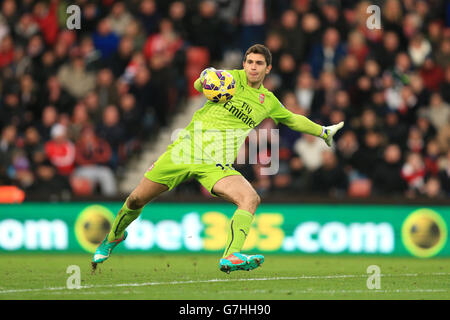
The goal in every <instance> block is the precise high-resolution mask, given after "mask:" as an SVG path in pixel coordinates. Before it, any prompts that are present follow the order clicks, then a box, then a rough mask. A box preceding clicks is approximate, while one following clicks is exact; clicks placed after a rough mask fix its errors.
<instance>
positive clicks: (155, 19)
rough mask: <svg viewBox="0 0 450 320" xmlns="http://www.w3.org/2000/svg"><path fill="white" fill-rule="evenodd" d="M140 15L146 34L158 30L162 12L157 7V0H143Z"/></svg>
mask: <svg viewBox="0 0 450 320" xmlns="http://www.w3.org/2000/svg"><path fill="white" fill-rule="evenodd" d="M139 17H140V19H141V23H142V25H143V26H144V29H145V31H146V34H148V35H150V34H153V33H155V32H157V30H158V26H159V21H160V20H161V14H160V12H159V11H158V9H157V6H156V3H155V0H143V1H142V2H141V3H140V6H139Z"/></svg>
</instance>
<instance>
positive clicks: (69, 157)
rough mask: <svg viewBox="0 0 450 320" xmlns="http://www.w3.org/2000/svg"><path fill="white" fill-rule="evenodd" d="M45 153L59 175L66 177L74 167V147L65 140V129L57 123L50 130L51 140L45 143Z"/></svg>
mask: <svg viewBox="0 0 450 320" xmlns="http://www.w3.org/2000/svg"><path fill="white" fill-rule="evenodd" d="M45 153H46V154H47V157H48V159H49V160H50V162H51V163H52V165H54V166H55V167H56V169H57V171H58V173H59V174H60V175H63V176H68V175H70V174H71V173H72V171H73V169H74V167H75V146H74V145H73V143H72V142H71V141H70V140H68V139H67V128H66V127H64V126H63V125H61V124H59V123H57V124H55V125H54V126H53V127H52V129H51V140H49V141H47V142H46V143H45Z"/></svg>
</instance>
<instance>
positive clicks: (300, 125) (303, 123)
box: [279, 112, 344, 147]
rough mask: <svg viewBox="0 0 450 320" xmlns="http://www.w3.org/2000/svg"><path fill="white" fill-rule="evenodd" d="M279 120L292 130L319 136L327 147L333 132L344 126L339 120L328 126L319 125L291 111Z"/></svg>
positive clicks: (330, 142)
mask: <svg viewBox="0 0 450 320" xmlns="http://www.w3.org/2000/svg"><path fill="white" fill-rule="evenodd" d="M279 121H280V122H281V123H283V124H284V125H286V126H288V127H289V128H291V129H292V130H295V131H299V132H303V133H307V134H311V135H313V136H316V137H321V138H322V139H324V141H325V142H326V144H327V145H328V146H329V147H331V145H332V141H333V136H334V134H335V133H336V132H337V131H338V130H339V129H341V128H342V127H343V126H344V122H340V123H338V124H335V125H332V126H328V127H325V126H321V125H319V124H317V123H315V122H313V121H311V120H309V119H308V118H306V117H305V116H302V115H299V114H295V113H292V112H289V114H288V115H287V116H286V117H284V118H281V119H279Z"/></svg>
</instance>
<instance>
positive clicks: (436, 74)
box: [419, 56, 444, 91]
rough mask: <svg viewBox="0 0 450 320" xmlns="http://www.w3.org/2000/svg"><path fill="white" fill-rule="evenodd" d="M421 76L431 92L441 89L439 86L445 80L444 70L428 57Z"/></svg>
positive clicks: (421, 69) (420, 73)
mask: <svg viewBox="0 0 450 320" xmlns="http://www.w3.org/2000/svg"><path fill="white" fill-rule="evenodd" d="M419 75H420V76H421V78H422V79H423V83H424V85H425V87H426V88H427V89H428V90H430V91H436V90H438V89H439V85H440V84H441V83H442V81H443V80H444V70H443V69H442V67H441V66H439V65H437V64H436V63H435V61H434V60H433V58H432V57H431V56H428V57H427V58H426V59H425V62H424V63H423V66H422V68H420V70H419Z"/></svg>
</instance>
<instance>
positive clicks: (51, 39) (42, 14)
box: [33, 1, 59, 45]
mask: <svg viewBox="0 0 450 320" xmlns="http://www.w3.org/2000/svg"><path fill="white" fill-rule="evenodd" d="M57 5H58V3H57V2H56V1H51V2H50V4H49V5H47V4H46V3H45V2H44V1H39V2H37V3H36V4H35V5H34V8H33V18H34V20H35V21H36V22H37V23H38V24H39V29H40V31H41V32H42V34H43V35H44V39H45V42H46V44H47V45H52V44H54V43H55V42H56V38H57V36H58V31H59V26H58V13H57Z"/></svg>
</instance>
